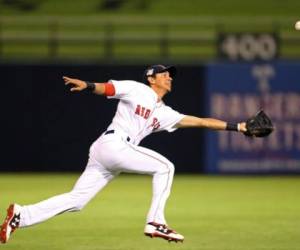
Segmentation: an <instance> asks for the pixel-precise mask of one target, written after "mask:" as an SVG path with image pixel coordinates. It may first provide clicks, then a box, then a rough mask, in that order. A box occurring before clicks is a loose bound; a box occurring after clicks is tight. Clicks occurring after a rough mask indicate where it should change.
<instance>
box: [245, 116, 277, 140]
mask: <svg viewBox="0 0 300 250" xmlns="http://www.w3.org/2000/svg"><path fill="white" fill-rule="evenodd" d="M246 129H247V130H246V132H244V135H246V136H250V137H265V136H268V135H269V134H271V133H272V132H273V130H274V126H273V124H272V121H271V119H270V118H269V117H268V116H267V114H266V113H265V112H264V111H263V110H260V111H258V112H257V113H256V115H254V116H253V117H250V118H249V119H248V120H247V121H246Z"/></svg>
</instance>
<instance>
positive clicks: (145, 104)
mask: <svg viewBox="0 0 300 250" xmlns="http://www.w3.org/2000/svg"><path fill="white" fill-rule="evenodd" d="M110 83H112V84H113V85H114V87H115V95H114V96H108V98H115V99H119V100H120V101H119V104H118V107H117V111H116V113H115V116H114V118H113V120H112V123H111V124H110V125H109V127H108V128H107V130H116V131H120V132H121V133H124V134H127V135H128V136H129V137H130V141H131V142H132V143H133V144H135V145H138V144H139V143H140V141H141V140H142V139H143V138H144V137H146V136H147V135H149V134H151V133H153V132H158V131H163V130H166V131H168V132H173V131H174V130H176V128H175V127H174V126H175V125H176V124H177V123H178V122H179V121H180V120H181V119H182V118H183V117H184V116H185V115H183V114H180V113H179V112H177V111H175V110H173V109H172V108H171V107H168V106H166V105H165V104H164V103H163V102H162V101H159V100H158V96H157V94H156V93H155V92H154V90H153V89H152V88H150V87H149V86H147V85H145V84H143V83H139V82H136V81H115V80H110Z"/></svg>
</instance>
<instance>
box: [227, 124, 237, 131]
mask: <svg viewBox="0 0 300 250" xmlns="http://www.w3.org/2000/svg"><path fill="white" fill-rule="evenodd" d="M225 129H226V130H229V131H239V124H238V123H228V122H227V124H226V128H225Z"/></svg>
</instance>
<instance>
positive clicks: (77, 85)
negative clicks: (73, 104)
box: [63, 76, 87, 92]
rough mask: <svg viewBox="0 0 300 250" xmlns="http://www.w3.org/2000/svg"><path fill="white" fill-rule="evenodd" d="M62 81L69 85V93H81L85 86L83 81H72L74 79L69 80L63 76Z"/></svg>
mask: <svg viewBox="0 0 300 250" xmlns="http://www.w3.org/2000/svg"><path fill="white" fill-rule="evenodd" d="M63 80H64V81H65V85H69V86H70V87H71V88H70V91H72V92H73V91H81V90H84V89H85V88H86V87H87V85H86V82H85V81H82V80H79V79H74V78H70V77H67V76H63Z"/></svg>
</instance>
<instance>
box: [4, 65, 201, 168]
mask: <svg viewBox="0 0 300 250" xmlns="http://www.w3.org/2000/svg"><path fill="white" fill-rule="evenodd" d="M146 66H147V65H144V66H143V65H130V66H128V65H113V66H112V65H104V64H84V65H80V64H76V65H72V64H68V65H64V64H45V65H43V64H42V65H40V64H26V65H24V64H23V65H22V64H3V65H0V72H1V107H2V112H1V113H2V116H1V117H2V119H1V121H2V122H1V127H0V130H1V148H2V153H1V159H0V167H1V170H4V171H77V170H79V171H81V170H83V169H84V167H85V164H86V161H87V157H88V150H89V146H90V145H91V143H92V142H93V141H94V140H96V139H97V137H98V136H100V134H101V133H102V132H103V131H105V130H106V127H107V126H108V125H109V124H110V122H111V119H112V117H113V115H114V112H115V108H116V104H117V101H116V100H108V99H106V98H105V97H103V96H96V95H93V94H91V93H83V92H82V93H71V92H69V90H68V88H67V87H65V86H64V83H63V80H62V76H63V75H66V76H70V77H75V78H79V79H83V80H89V81H98V82H104V81H108V80H109V79H116V80H137V81H141V80H142V74H143V71H144V69H145V67H146ZM176 66H177V68H178V75H177V77H176V79H175V81H174V86H173V92H172V93H170V94H169V95H168V96H166V98H165V102H166V104H167V105H170V106H171V107H172V108H174V109H175V110H177V111H179V112H181V113H184V114H190V115H197V116H201V115H202V114H203V113H204V105H205V104H204V103H203V101H202V100H203V99H204V96H203V95H204V90H203V88H204V84H203V81H204V79H203V66H202V65H190V66H186V65H185V66H182V65H176ZM141 145H143V146H147V147H149V148H151V149H154V150H155V151H157V152H159V153H161V154H163V155H164V156H166V157H167V158H168V159H170V160H171V161H172V162H173V163H174V164H175V165H176V171H177V172H202V171H203V170H202V169H201V167H202V166H203V151H202V150H203V147H204V146H205V145H204V141H203V130H200V129H181V130H177V131H175V132H174V133H172V134H169V133H167V132H161V133H158V134H152V135H150V136H149V137H147V138H146V139H144V140H143V141H142V143H141Z"/></svg>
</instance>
